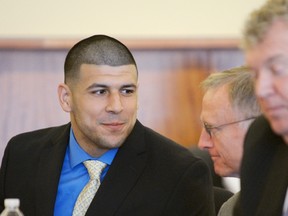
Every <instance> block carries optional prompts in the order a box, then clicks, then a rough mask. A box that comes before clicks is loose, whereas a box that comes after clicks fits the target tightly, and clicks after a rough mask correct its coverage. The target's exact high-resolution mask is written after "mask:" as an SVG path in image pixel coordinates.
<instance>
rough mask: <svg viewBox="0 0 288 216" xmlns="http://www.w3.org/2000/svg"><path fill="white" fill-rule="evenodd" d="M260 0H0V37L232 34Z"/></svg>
mask: <svg viewBox="0 0 288 216" xmlns="http://www.w3.org/2000/svg"><path fill="white" fill-rule="evenodd" d="M264 2H265V0H166V1H165V0H142V1H139V0H138V1H137V0H114V1H113V0H105V1H103V0H101V1H100V0H82V1H80V0H49V1H43V0H0V38H26V37H29V38H30V37H32V38H39V37H40V38H61V37H62V38H67V37H82V36H88V35H92V34H97V33H104V34H109V35H111V36H115V37H125V38H194V37H195V38H231V37H232V38H234V37H239V36H240V34H241V28H242V25H243V22H244V20H245V19H246V17H247V15H248V14H249V13H250V12H251V11H252V10H253V9H255V8H256V7H258V6H260V5H262V4H263V3H264Z"/></svg>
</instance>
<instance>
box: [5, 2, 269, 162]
mask: <svg viewBox="0 0 288 216" xmlns="http://www.w3.org/2000/svg"><path fill="white" fill-rule="evenodd" d="M263 2H264V0H217V1H215V0H201V1H199V0H197V1H196V0H178V1H173V0H171V1H164V0H145V1H132V0H122V1H113V0H107V1H100V0H93V1H92V0H85V1H75V0H69V1H68V0H62V1H56V0H50V1H45V2H44V1H37V0H26V1H19V0H9V1H8V0H0V98H1V105H0V159H1V158H2V155H3V151H4V148H5V146H6V144H7V142H8V140H9V139H10V138H11V137H12V136H14V135H16V134H18V133H21V132H26V131H30V130H35V129H39V128H43V127H50V126H55V125H60V124H65V123H67V122H68V121H69V115H68V114H67V113H64V112H63V111H62V109H61V107H60V105H59V103H58V98H57V85H58V83H60V82H63V77H64V76H63V73H64V72H63V64H64V59H65V56H66V54H67V51H68V50H69V49H70V48H71V47H72V46H73V45H74V44H75V43H76V42H78V41H79V40H81V39H83V38H85V37H88V36H90V35H93V34H107V35H110V36H113V37H116V38H117V39H119V40H121V41H122V42H123V43H125V44H126V45H127V46H128V47H129V48H130V49H131V51H132V52H133V54H134V56H135V59H136V61H137V63H138V69H139V82H140V89H139V115H138V116H139V120H140V121H141V122H142V123H143V124H145V125H146V126H149V127H151V128H153V129H155V130H156V131H158V132H159V133H161V134H163V135H165V136H167V137H169V138H171V139H173V140H175V141H177V142H179V143H180V144H181V145H183V146H186V147H189V148H190V147H192V146H193V145H195V144H197V141H198V138H199V135H200V130H201V122H200V120H199V114H200V111H201V99H202V92H201V89H200V88H199V84H200V82H201V81H202V80H203V79H205V77H207V75H209V74H210V73H213V72H217V71H221V70H225V69H228V68H231V67H234V66H239V65H242V64H243V63H244V57H243V54H242V52H241V50H240V49H239V39H240V38H241V31H242V27H243V24H244V21H245V19H247V16H248V14H249V13H250V12H251V11H252V10H254V9H255V8H257V7H258V6H260V5H261V4H263Z"/></svg>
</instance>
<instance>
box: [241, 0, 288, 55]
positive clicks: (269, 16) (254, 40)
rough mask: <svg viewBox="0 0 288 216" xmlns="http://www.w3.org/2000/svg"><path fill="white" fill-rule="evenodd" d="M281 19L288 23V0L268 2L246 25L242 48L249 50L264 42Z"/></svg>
mask: <svg viewBox="0 0 288 216" xmlns="http://www.w3.org/2000/svg"><path fill="white" fill-rule="evenodd" d="M279 19H280V20H284V21H288V0H268V1H267V2H266V3H265V4H264V5H263V6H262V7H260V8H259V9H257V10H255V11H253V12H252V13H251V14H250V16H249V18H248V20H247V21H246V23H245V25H244V29H243V38H242V42H241V47H242V48H243V49H244V50H247V49H250V48H252V47H253V46H255V45H256V44H259V43H260V42H262V40H263V39H264V37H265V34H266V32H267V30H268V29H269V28H270V27H271V25H272V24H273V22H274V21H275V20H279ZM287 24H288V22H287Z"/></svg>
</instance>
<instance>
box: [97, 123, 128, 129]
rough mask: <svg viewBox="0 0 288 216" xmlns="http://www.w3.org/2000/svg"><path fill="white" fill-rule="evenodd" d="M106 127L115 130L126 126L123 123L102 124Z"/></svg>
mask: <svg viewBox="0 0 288 216" xmlns="http://www.w3.org/2000/svg"><path fill="white" fill-rule="evenodd" d="M102 125H104V126H105V127H108V128H110V129H113V130H117V129H121V128H122V127H123V126H124V123H123V122H108V123H102Z"/></svg>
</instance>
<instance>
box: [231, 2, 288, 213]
mask: <svg viewBox="0 0 288 216" xmlns="http://www.w3.org/2000/svg"><path fill="white" fill-rule="evenodd" d="M242 45H243V50H244V52H245V56H246V62H247V65H248V66H249V67H250V68H251V69H252V70H253V76H254V79H255V91H256V96H257V98H258V100H259V103H260V106H261V109H262V111H263V114H264V116H261V117H260V118H259V119H257V120H255V122H254V123H253V124H252V125H251V127H250V129H249V131H248V132H247V137H246V139H245V144H244V155H243V162H242V166H241V195H240V199H239V202H238V203H237V205H236V207H235V211H234V213H235V215H236V216H239V215H242V216H250V215H251V216H272V215H273V216H282V215H288V211H287V206H288V196H287V186H288V1H287V0H268V1H267V2H266V3H265V4H264V5H263V6H262V7H261V8H259V9H258V10H255V11H254V12H253V13H252V14H251V16H250V17H249V19H248V20H247V22H246V24H245V28H244V36H243V44H242Z"/></svg>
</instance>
